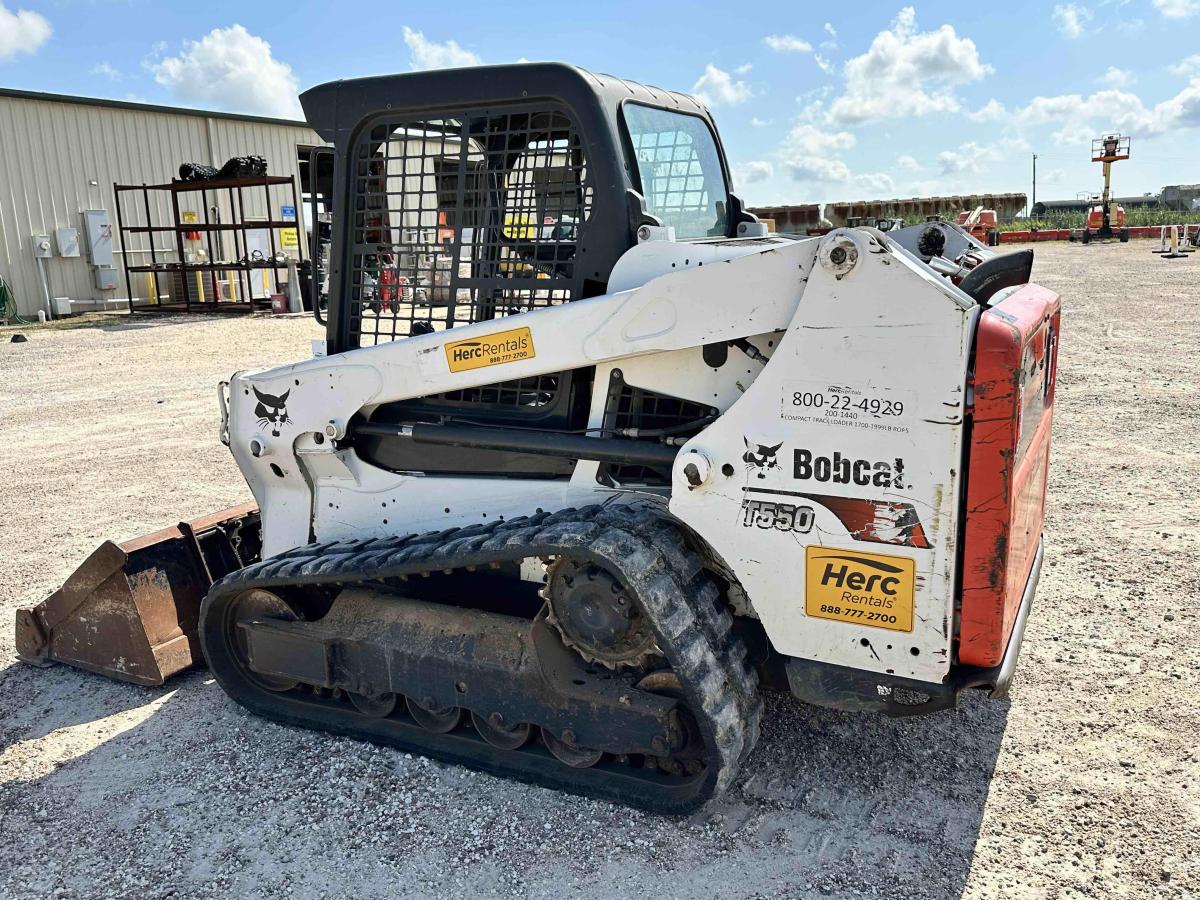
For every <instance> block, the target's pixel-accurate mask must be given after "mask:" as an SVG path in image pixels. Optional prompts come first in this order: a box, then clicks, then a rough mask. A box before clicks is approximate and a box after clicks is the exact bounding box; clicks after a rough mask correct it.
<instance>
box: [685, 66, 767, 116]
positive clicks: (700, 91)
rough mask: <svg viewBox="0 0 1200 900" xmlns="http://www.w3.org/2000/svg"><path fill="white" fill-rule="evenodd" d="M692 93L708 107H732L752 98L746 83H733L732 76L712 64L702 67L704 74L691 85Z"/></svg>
mask: <svg viewBox="0 0 1200 900" xmlns="http://www.w3.org/2000/svg"><path fill="white" fill-rule="evenodd" d="M692 93H693V94H695V95H696V96H697V97H699V98H700V99H701V100H703V101H704V102H705V103H707V104H708V105H709V106H720V105H721V104H724V105H726V106H734V105H736V104H738V103H744V102H746V101H747V100H749V99H750V97H751V96H753V92H752V91H751V90H750V88H749V87H748V86H747V84H746V82H744V81H734V78H733V76H732V75H730V74H729V73H728V72H726V71H725V70H723V69H718V68H717V67H716V66H714V65H713V64H712V63H709V64H708V65H707V66H705V67H704V74H703V75H701V76H700V77H699V78H698V79H696V83H695V84H693V85H692Z"/></svg>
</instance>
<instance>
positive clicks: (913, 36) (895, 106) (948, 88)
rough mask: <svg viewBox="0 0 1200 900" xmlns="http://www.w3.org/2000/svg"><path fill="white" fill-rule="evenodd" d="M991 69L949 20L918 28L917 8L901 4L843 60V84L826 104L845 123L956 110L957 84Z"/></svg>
mask: <svg viewBox="0 0 1200 900" xmlns="http://www.w3.org/2000/svg"><path fill="white" fill-rule="evenodd" d="M991 71H992V69H991V67H990V66H987V65H985V64H984V63H983V62H981V61H980V59H979V51H978V50H977V49H976V47H975V42H974V41H972V40H971V39H970V38H965V37H959V36H958V34H957V33H956V32H955V30H954V28H953V27H952V26H950V25H943V26H942V27H941V28H939V29H937V30H936V31H925V32H921V31H918V30H917V24H916V11H915V10H914V9H913V8H912V7H911V6H906V7H904V9H902V10H901V11H900V13H899V15H897V16H896V19H895V21H894V22H893V23H892V27H891V29H890V30H888V31H881V32H879V34H877V35H876V36H875V39H874V40H873V41H872V42H871V46H870V48H869V49H868V50H867V52H866V53H864V54H862V55H861V56H856V57H854V58H853V59H851V60H849V61H848V62H847V63H846V67H845V73H846V88H845V92H844V93H843V94H842V96H840V97H838V98H837V99H836V100H835V101H834V102H833V104H832V106H831V107H830V110H829V113H830V118H831V119H832V120H833V121H835V122H838V123H841V124H846V125H855V124H861V123H863V122H869V121H872V120H875V119H887V118H901V117H911V116H921V115H926V114H929V113H935V112H957V111H958V109H959V107H960V103H959V100H958V98H957V97H956V96H955V95H954V93H953V89H954V87H955V86H956V85H959V84H966V83H969V82H972V81H978V80H979V79H980V78H983V77H984V76H985V75H987V74H988V73H989V72H991Z"/></svg>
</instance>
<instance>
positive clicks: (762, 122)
mask: <svg viewBox="0 0 1200 900" xmlns="http://www.w3.org/2000/svg"><path fill="white" fill-rule="evenodd" d="M774 121H775V120H774V119H760V118H759V117H758V116H754V117H753V118H751V119H750V124H751V125H753V126H754V127H755V128H766V127H767V126H768V125H771V124H773V123H774Z"/></svg>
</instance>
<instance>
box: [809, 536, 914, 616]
mask: <svg viewBox="0 0 1200 900" xmlns="http://www.w3.org/2000/svg"><path fill="white" fill-rule="evenodd" d="M804 562H805V578H804V588H805V589H804V612H805V613H806V614H807V615H810V616H815V617H816V618H818V619H834V620H835V621H838V622H852V623H853V624H855V625H867V626H869V627H871V628H887V629H888V630H890V631H912V630H913V595H914V593H915V591H916V581H917V578H916V574H917V563H916V560H913V559H910V558H908V557H906V556H884V555H883V554H881V553H860V552H859V551H857V550H843V549H841V548H839V547H818V546H815V545H811V544H810V545H809V546H808V547H807V548H805V560H804Z"/></svg>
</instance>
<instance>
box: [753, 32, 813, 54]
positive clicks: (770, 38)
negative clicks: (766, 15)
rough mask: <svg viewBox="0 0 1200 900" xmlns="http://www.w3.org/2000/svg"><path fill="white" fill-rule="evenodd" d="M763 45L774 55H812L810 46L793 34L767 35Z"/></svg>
mask: <svg viewBox="0 0 1200 900" xmlns="http://www.w3.org/2000/svg"><path fill="white" fill-rule="evenodd" d="M763 43H764V44H766V45H767V46H768V47H770V48H771V49H772V50H774V51H775V52H776V53H812V44H810V43H809V42H808V41H805V40H801V39H800V38H798V37H796V36H795V35H794V34H769V35H767V36H766V37H765V38H763Z"/></svg>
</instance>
